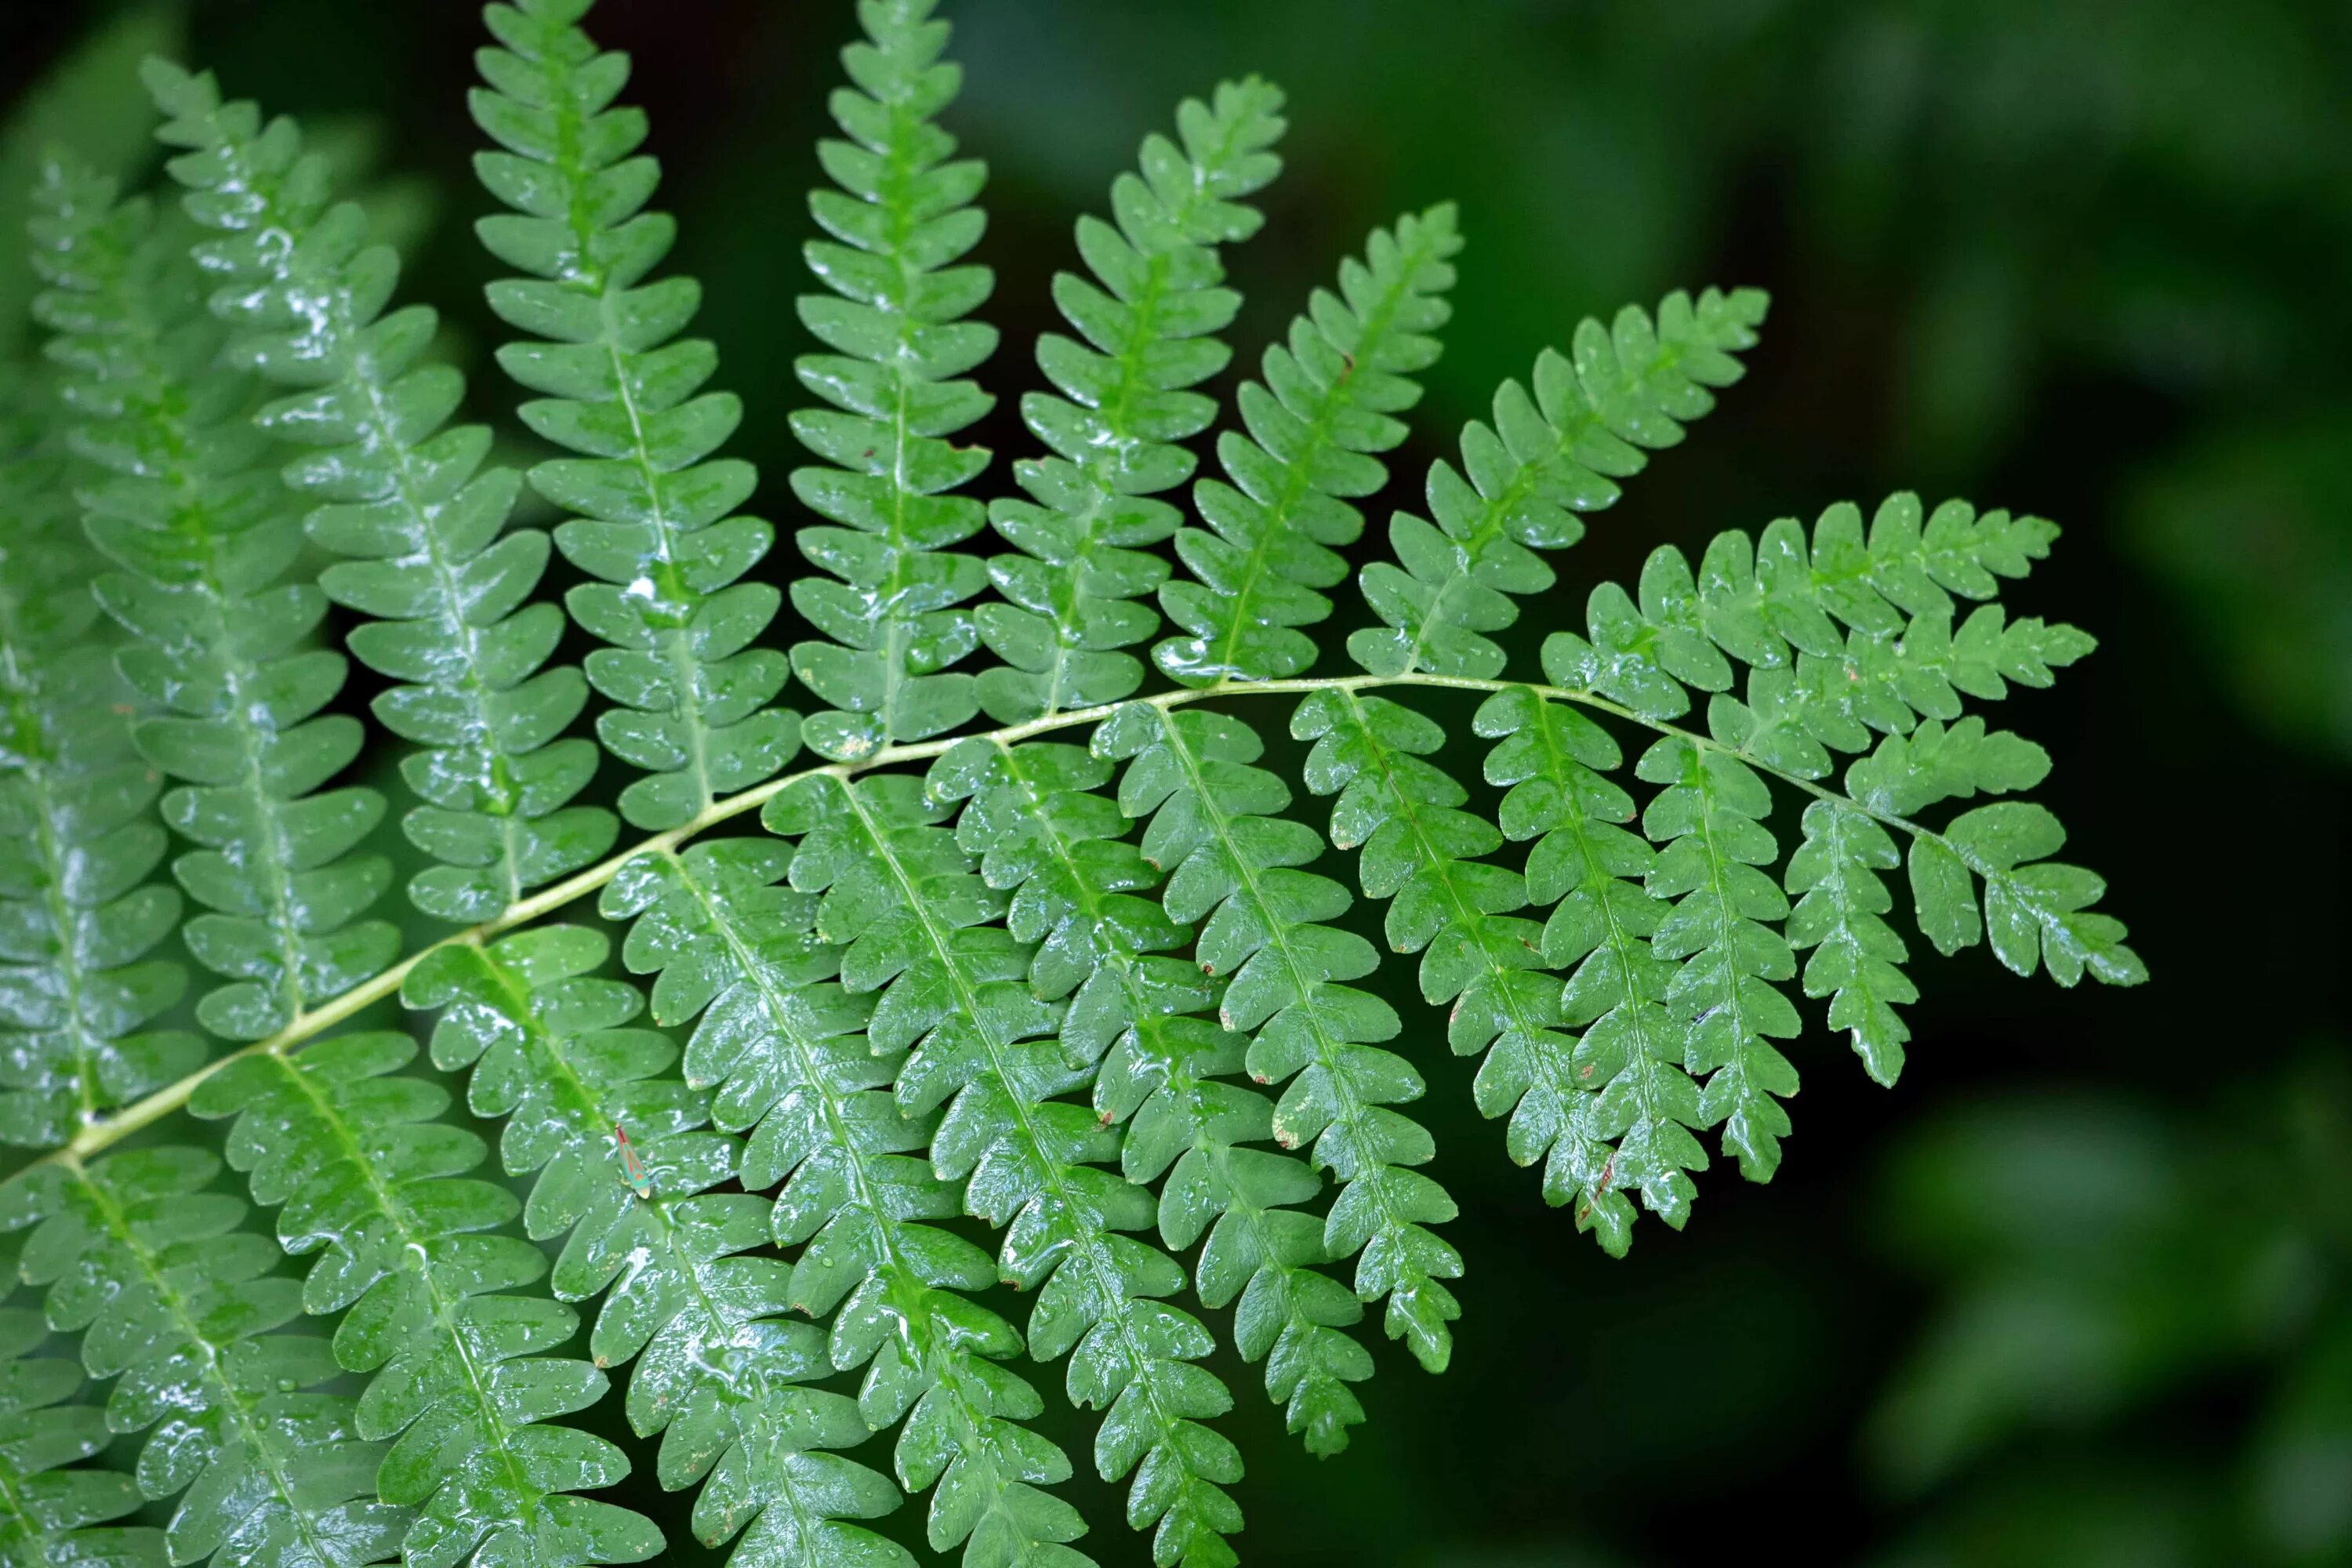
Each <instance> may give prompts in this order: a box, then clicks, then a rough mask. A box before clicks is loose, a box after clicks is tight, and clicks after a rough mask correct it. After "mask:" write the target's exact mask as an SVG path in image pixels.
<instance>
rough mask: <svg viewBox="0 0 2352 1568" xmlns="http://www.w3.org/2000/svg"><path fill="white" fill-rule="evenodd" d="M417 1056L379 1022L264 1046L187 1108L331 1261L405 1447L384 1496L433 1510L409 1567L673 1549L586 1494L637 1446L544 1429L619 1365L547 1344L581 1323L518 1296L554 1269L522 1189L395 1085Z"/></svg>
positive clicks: (361, 1414)
mask: <svg viewBox="0 0 2352 1568" xmlns="http://www.w3.org/2000/svg"><path fill="white" fill-rule="evenodd" d="M415 1054H416V1047H415V1043H414V1042H413V1041H411V1040H410V1039H409V1038H408V1037H407V1036H405V1035H399V1034H391V1033H382V1032H377V1033H356V1034H346V1035H340V1036H337V1037H334V1038H332V1039H330V1040H325V1041H321V1042H319V1043H317V1044H314V1045H311V1046H310V1047H308V1048H306V1049H305V1050H303V1051H302V1052H301V1053H300V1054H299V1056H286V1055H280V1054H276V1053H271V1052H261V1053H257V1054H254V1055H249V1056H246V1057H242V1058H238V1059H237V1060H236V1061H233V1062H231V1063H229V1064H228V1065H227V1066H226V1068H223V1069H222V1070H221V1071H219V1072H217V1073H215V1074H214V1075H213V1076H212V1077H210V1078H208V1079H205V1081H204V1082H203V1083H202V1084H200V1085H199V1086H198V1087H197V1089H196V1092H195V1094H194V1097H193V1098H192V1100H190V1102H189V1109H190V1110H193V1111H194V1113H195V1114H196V1115H198V1116H201V1117H207V1118H228V1117H234V1118H235V1119H236V1121H235V1124H234V1125H233V1126H232V1127H231V1128H230V1130H229V1134H228V1158H229V1162H230V1163H231V1164H232V1165H234V1166H236V1167H237V1168H239V1169H241V1170H244V1171H247V1172H248V1173H250V1174H249V1177H248V1179H249V1181H250V1182H251V1184H252V1187H253V1193H254V1196H255V1198H256V1199H257V1201H258V1202H260V1203H262V1204H264V1205H271V1206H276V1207H278V1211H279V1212H278V1242H279V1244H280V1245H281V1246H282V1247H284V1248H285V1249H286V1251H287V1252H288V1253H289V1254H290V1255H295V1256H300V1255H302V1254H306V1253H311V1252H316V1253H318V1254H319V1255H320V1256H319V1258H318V1261H317V1262H315V1263H313V1264H312V1265H311V1266H310V1273H309V1274H308V1275H307V1276H306V1277H305V1279H303V1281H302V1288H301V1296H300V1300H301V1305H302V1307H303V1308H304V1310H308V1311H310V1312H312V1313H331V1312H337V1313H341V1314H342V1321H341V1323H339V1324H338V1325H337V1327H336V1330H335V1337H334V1353H335V1359H336V1361H337V1363H340V1364H341V1366H342V1367H343V1368H344V1369H345V1370H347V1371H350V1372H355V1373H367V1374H370V1375H369V1381H368V1384H367V1388H366V1391H365V1392H364V1393H363V1394H361V1396H360V1399H359V1404H358V1407H357V1412H356V1426H357V1429H358V1432H359V1434H360V1435H361V1436H363V1437H366V1438H369V1439H370V1440H373V1441H381V1440H384V1439H391V1440H392V1446H391V1447H390V1449H389V1450H388V1451H387V1452H386V1453H385V1454H384V1456H383V1464H382V1466H381V1467H380V1468H379V1469H378V1470H377V1472H376V1476H375V1487H376V1491H377V1495H379V1496H380V1497H382V1498H383V1500H384V1501H385V1502H387V1503H393V1504H395V1505H401V1506H405V1507H412V1508H414V1509H415V1519H414V1521H413V1522H411V1523H410V1524H409V1526H408V1528H407V1531H406V1532H405V1533H404V1535H403V1536H402V1538H401V1542H400V1551H401V1553H402V1556H403V1558H404V1561H405V1562H407V1563H411V1564H415V1565H416V1568H455V1565H456V1564H457V1563H462V1562H465V1561H467V1559H469V1558H474V1557H475V1556H476V1555H477V1553H478V1552H482V1553H488V1557H489V1560H490V1561H493V1562H502V1563H515V1564H517V1565H518V1568H578V1565H580V1564H585V1563H641V1562H644V1561H645V1560H646V1559H647V1558H649V1557H652V1556H654V1555H655V1554H656V1553H657V1552H660V1551H661V1550H662V1545H663V1542H662V1535H661V1531H659V1530H658V1529H656V1527H655V1526H654V1524H653V1522H652V1521H649V1520H647V1519H646V1518H644V1517H643V1516H642V1515H640V1514H636V1513H634V1512H632V1511H630V1510H627V1509H624V1508H619V1507H616V1506H614V1504H611V1503H606V1502H599V1501H595V1500H592V1499H588V1498H583V1497H576V1496H572V1495H571V1494H572V1493H573V1492H576V1491H579V1490H583V1489H590V1488H597V1487H606V1486H610V1485H612V1484H613V1483H614V1482H615V1481H618V1480H620V1479H623V1478H624V1477H625V1476H626V1475H627V1474H628V1473H629V1460H628V1458H627V1456H626V1455H625V1454H624V1453H623V1452H622V1451H621V1450H620V1448H618V1447H615V1446H614V1444H612V1443H610V1442H607V1441H606V1440H605V1439H604V1438H602V1437H598V1436H592V1435H590V1434H589V1433H586V1432H583V1431H580V1430H578V1429H576V1428H572V1427H563V1426H551V1425H546V1423H548V1422H549V1421H550V1420H551V1418H552V1417H554V1416H558V1415H568V1414H571V1413H572V1412H575V1411H579V1410H584V1409H586V1408H587V1407H588V1406H590V1405H593V1404H594V1403H595V1402H596V1400H597V1399H598V1397H599V1396H601V1395H602V1394H603V1393H604V1387H605V1378H604V1373H603V1372H602V1371H601V1370H599V1369H597V1368H595V1367H593V1366H590V1365H589V1364H587V1363H584V1362H579V1361H572V1360H569V1359H566V1358H562V1357H559V1356H552V1355H548V1354H545V1353H544V1352H549V1351H551V1350H553V1349H555V1348H556V1347H557V1346H560V1345H562V1343H563V1342H565V1341H567V1340H569V1339H570V1338H571V1337H572V1333H573V1331H574V1329H575V1328H576V1326H577V1323H578V1314H577V1313H575V1312H574V1311H573V1310H572V1309H571V1308H570V1307H567V1306H564V1305H562V1303H560V1302H556V1301H552V1300H547V1299H546V1298H544V1297H541V1296H537V1295H523V1294H518V1293H509V1292H519V1291H520V1290H522V1289H526V1288H528V1287H530V1286H531V1285H533V1284H535V1283H537V1282H538V1280H539V1279H541V1276H542V1275H544V1274H545V1273H546V1272H547V1260H546V1258H544V1257H543V1256H541V1253H540V1251H539V1249H538V1248H537V1247H533V1246H531V1245H530V1243H529V1242H528V1241H525V1240H524V1239H523V1238H522V1237H520V1236H515V1235H511V1234H508V1233H507V1231H506V1227H507V1226H508V1225H509V1222H510V1221H511V1220H512V1219H513V1217H514V1215H515V1212H516V1210H517V1208H518V1207H519V1206H520V1205H518V1204H517V1203H516V1201H515V1198H514V1196H513V1194H511V1193H509V1191H508V1190H507V1189H506V1188H505V1187H504V1186H501V1185H499V1184H494V1183H491V1182H487V1181H483V1180H480V1179H478V1178H477V1177H473V1176H469V1175H467V1173H468V1172H470V1171H472V1170H474V1169H475V1168H476V1167H477V1166H478V1165H479V1164H480V1163H481V1162H482V1159H483V1157H484V1155H485V1154H486V1153H487V1151H486V1150H485V1148H484V1147H483V1144H482V1142H481V1140H480V1139H479V1138H478V1137H476V1136H475V1135H474V1134H473V1133H471V1132H468V1131H464V1130H463V1129H460V1128H457V1127H453V1126H450V1125H448V1124H446V1122H443V1121H438V1120H437V1118H438V1117H439V1115H440V1113H441V1112H442V1110H444V1109H445V1108H446V1106H447V1104H448V1100H449V1096H448V1094H447V1092H446V1090H444V1089H442V1088H441V1087H440V1086H439V1085H437V1084H435V1083H430V1082H427V1081H425V1080H424V1079H416V1078H409V1077H404V1076H392V1075H395V1074H397V1073H398V1071H399V1069H400V1068H402V1067H404V1066H405V1065H406V1064H407V1063H408V1062H409V1061H410V1060H411V1059H412V1058H414V1057H415Z"/></svg>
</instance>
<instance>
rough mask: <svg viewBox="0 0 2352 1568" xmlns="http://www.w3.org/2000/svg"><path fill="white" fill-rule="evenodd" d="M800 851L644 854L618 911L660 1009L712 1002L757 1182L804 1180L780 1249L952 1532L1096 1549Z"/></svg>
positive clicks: (705, 1019) (922, 1122)
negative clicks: (891, 1090) (982, 1296)
mask: <svg viewBox="0 0 2352 1568" xmlns="http://www.w3.org/2000/svg"><path fill="white" fill-rule="evenodd" d="M792 858H793V856H792V853H791V851H790V849H789V848H788V847H785V846H783V845H780V844H777V843H774V842H773V841H770V840H761V839H749V838H735V839H724V840H720V841H719V842H717V843H712V844H704V845H697V846H695V847H692V848H690V849H688V850H686V851H684V852H683V853H674V854H663V855H653V856H646V857H643V858H639V859H637V860H635V861H633V862H631V863H630V865H629V866H628V867H626V868H624V870H623V872H622V874H621V875H620V876H619V877H617V878H615V879H614V881H613V883H612V885H611V887H610V888H609V889H607V891H606V893H605V895H604V912H605V913H606V914H607V915H608V916H611V917H615V918H625V917H631V916H634V917H635V925H634V926H633V927H632V928H631V930H630V932H629V938H628V942H627V944H626V947H625V950H624V952H625V959H626V962H627V963H628V965H629V967H630V968H632V969H633V970H635V971H637V972H639V973H645V972H647V971H658V972H659V979H658V980H657V981H656V984H655V986H654V997H653V1001H654V1016H655V1018H656V1021H658V1022H661V1023H664V1024H667V1025H677V1024H683V1023H686V1022H688V1021H690V1020H693V1019H695V1018H697V1017H699V1018H700V1020H701V1021H700V1023H699V1024H698V1026H697V1027H696V1029H695V1032H694V1036H693V1038H692V1040H691V1041H690V1042H689V1043H688V1047H687V1055H686V1070H687V1075H688V1081H689V1082H690V1083H698V1084H708V1085H714V1086H716V1089H717V1092H716V1095H715V1097H714V1101H713V1114H714V1117H715V1119H716V1120H717V1121H718V1122H719V1125H720V1126H721V1127H725V1128H729V1129H742V1128H751V1129H753V1131H752V1133H751V1139H750V1141H749V1143H748V1145H747V1149H746V1152H745V1155H744V1158H743V1161H742V1164H741V1169H740V1179H741V1181H742V1184H743V1185H744V1186H745V1187H746V1188H747V1189H748V1190H751V1191H760V1190H762V1189H765V1188H768V1187H772V1186H774V1185H775V1184H777V1183H779V1182H782V1184H783V1191H782V1194H780V1195H779V1197H778V1199H777V1201H776V1205H775V1209H774V1214H773V1219H772V1225H773V1230H774V1235H775V1239H776V1241H777V1243H778V1244H779V1245H780V1246H785V1247H792V1246H798V1247H800V1248H801V1252H800V1256H799V1258H798V1259H797V1260H796V1262H795V1264H794V1266H793V1283H792V1305H793V1307H794V1308H796V1309H797V1310H802V1311H805V1312H807V1313H808V1314H809V1315H810V1316H811V1317H814V1318H817V1319H824V1318H826V1317H828V1316H830V1317H831V1318H832V1319H833V1328H832V1333H831V1340H830V1344H829V1353H830V1356H831V1360H832V1363H833V1364H834V1365H835V1367H837V1368H839V1369H841V1370H843V1371H847V1370H850V1369H852V1368H855V1367H859V1366H864V1367H866V1377H865V1382H864V1384H863V1386H862V1387H861V1388H860V1389H859V1391H858V1404H859V1407H860V1409H861V1410H862V1412H863V1414H864V1416H865V1420H866V1425H867V1426H870V1427H872V1428H873V1429H875V1430H877V1431H880V1430H884V1429H887V1428H888V1427H890V1426H894V1425H898V1423H900V1422H901V1421H903V1422H904V1423H905V1425H904V1426H903V1428H902V1429H901V1431H900V1433H899V1436H898V1445H897V1449H896V1453H895V1460H896V1463H897V1466H898V1479H899V1480H900V1482H901V1484H902V1485H904V1486H905V1487H906V1489H908V1491H909V1492H919V1491H922V1490H925V1489H934V1488H935V1490H933V1493H932V1498H931V1507H930V1513H929V1525H928V1534H929V1540H930V1542H931V1545H932V1546H933V1547H934V1549H936V1550H939V1551H943V1552H944V1551H947V1550H950V1549H951V1548H953V1547H955V1546H958V1545H962V1546H963V1547H964V1549H965V1550H964V1555H963V1561H964V1563H965V1568H1009V1565H1011V1564H1016V1563H1022V1564H1025V1563H1031V1562H1035V1563H1041V1564H1046V1565H1049V1568H1050V1565H1052V1564H1056V1563H1061V1564H1071V1565H1076V1564H1082V1563H1086V1562H1087V1559H1086V1558H1084V1557H1083V1556H1081V1555H1080V1554H1079V1553H1077V1552H1074V1551H1071V1550H1069V1549H1068V1548H1066V1547H1063V1546H1061V1545H1060V1544H1059V1543H1060V1542H1066V1541H1070V1540H1073V1539H1075V1538H1076V1536H1077V1535H1079V1534H1080V1533H1081V1532H1082V1531H1084V1529H1085V1526H1084V1525H1083V1524H1082V1523H1081V1522H1080V1521H1079V1520H1078V1517H1077V1514H1076V1510H1073V1509H1072V1508H1071V1507H1070V1506H1069V1505H1068V1504H1067V1503H1066V1502H1063V1501H1062V1500H1060V1499H1058V1498H1055V1497H1054V1496H1053V1495H1052V1494H1050V1493H1048V1492H1046V1491H1044V1490H1043V1489H1042V1488H1044V1487H1047V1486H1051V1485H1054V1484H1055V1483H1057V1482H1059V1481H1062V1480H1065V1479H1068V1476H1069V1474H1070V1465H1069V1461H1068V1459H1067V1458H1064V1456H1063V1455H1062V1452H1061V1450H1060V1449H1058V1448H1056V1447H1055V1446H1054V1445H1053V1444H1052V1443H1050V1442H1048V1441H1046V1440H1045V1438H1043V1437H1041V1436H1037V1435H1036V1434H1034V1433H1033V1432H1030V1431H1028V1430H1027V1429H1026V1428H1024V1426H1021V1425H1020V1423H1022V1422H1024V1421H1027V1420H1029V1419H1031V1418H1033V1417H1034V1416H1035V1415H1037V1413H1038V1412H1039V1410H1040V1409H1041V1408H1042V1407H1043V1405H1042V1402H1041V1401H1040V1400H1039V1398H1038V1396H1037V1394H1036V1392H1035V1391H1034V1389H1032V1388H1031V1387H1030V1386H1029V1384H1026V1383H1024V1381H1022V1380H1021V1378H1019V1377H1018V1376H1016V1375H1014V1374H1013V1373H1012V1372H1011V1371H1010V1370H1009V1369H1007V1368H1005V1367H1003V1366H1002V1365H1000V1364H998V1363H1001V1362H1003V1361H1004V1360H1007V1359H1009V1358H1010V1357H1012V1356H1013V1355H1014V1354H1017V1353H1018V1352H1019V1351H1020V1350H1021V1348H1022V1344H1021V1336H1020V1335H1019V1334H1018V1333H1016V1332H1015V1331H1013V1327H1012V1325H1011V1324H1009V1323H1006V1322H1005V1321H1003V1319H1001V1318H999V1317H998V1316H997V1315H996V1314H995V1313H993V1312H991V1311H989V1310H987V1309H985V1308H983V1307H981V1306H979V1305H977V1304H975V1303H974V1302H972V1301H971V1300H968V1299H967V1295H968V1293H971V1292H974V1291H978V1290H981V1289H986V1288H987V1287H988V1286H989V1285H991V1284H992V1283H993V1282H994V1280H995V1270H994V1269H993V1268H992V1267H991V1266H990V1263H989V1260H988V1257H987V1255H986V1254H985V1253H983V1252H982V1251H981V1250H980V1249H979V1248H978V1247H974V1246H972V1245H971V1243H970V1242H968V1241H965V1240H964V1239H963V1238H962V1237H959V1236H956V1235H954V1234H953V1233H951V1232H950V1231H947V1230H944V1229H941V1228H939V1227H938V1226H935V1225H933V1224H930V1223H925V1222H930V1221H937V1220H942V1219H947V1218H950V1217H951V1216H952V1215H954V1214H955V1213H956V1212H957V1207H956V1202H955V1194H954V1189H953V1188H952V1186H951V1185H950V1184H948V1183H947V1182H946V1181H944V1180H942V1179H941V1178H940V1177H939V1176H937V1175H935V1174H934V1173H932V1171H931V1170H930V1168H929V1165H928V1164H927V1163H925V1162H923V1161H921V1160H919V1159H913V1158H909V1157H908V1156H909V1154H911V1153H913V1152H917V1151H919V1150H920V1149H922V1148H923V1146H924V1145H925V1143H927V1142H929V1132H930V1127H931V1123H930V1122H929V1120H928V1119H908V1118H904V1117H901V1116H900V1115H899V1113H898V1108H897V1107H896V1106H895V1105H893V1104H892V1103H891V1101H890V1098H889V1096H888V1095H887V1093H885V1092H882V1091H883V1090H884V1089H885V1088H886V1086H887V1084H888V1083H889V1081H890V1079H891V1078H892V1076H893V1075H894V1073H895V1071H896V1069H897V1068H898V1063H899V1062H900V1060H901V1059H902V1056H903V1047H898V1048H887V1047H886V1048H885V1049H883V1050H880V1051H875V1050H871V1049H869V1048H868V1042H867V1040H866V1037H865V1036H864V1033H863V1031H864V1029H865V1026H866V1016H867V1011H868V1009H867V1008H866V1005H865V1004H864V1002H863V1001H862V1000H861V999H860V998H857V997H855V996H852V995H851V994H848V993H847V992H845V991H844V990H843V989H842V988H841V986H840V985H839V984H838V983H837V981H836V980H835V978H834V977H835V975H837V974H838V973H839V969H840V963H841V955H840V951H839V949H838V947H836V946H835V945H834V944H832V943H829V942H824V941H823V940H822V939H821V938H819V937H818V936H817V935H816V934H815V933H814V929H813V928H814V924H815V920H816V900H814V899H813V898H811V897H809V896H808V895H806V894H803V893H800V892H796V891H793V890H792V889H780V888H777V887H775V886H774V884H775V883H776V882H777V880H778V879H781V878H782V876H783V874H784V871H785V868H786V867H787V866H788V865H789V864H790V863H791V861H792Z"/></svg>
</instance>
